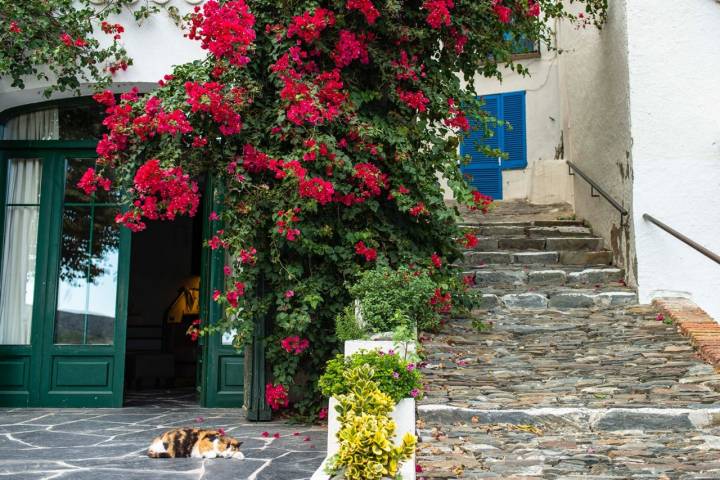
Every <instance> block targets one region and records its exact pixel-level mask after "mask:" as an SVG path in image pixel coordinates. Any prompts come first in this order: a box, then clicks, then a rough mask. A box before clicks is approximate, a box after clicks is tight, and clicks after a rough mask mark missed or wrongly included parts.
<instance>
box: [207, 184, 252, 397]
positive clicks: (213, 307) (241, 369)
mask: <svg viewBox="0 0 720 480" xmlns="http://www.w3.org/2000/svg"><path fill="white" fill-rule="evenodd" d="M214 183H215V182H214V181H213V179H212V178H210V179H209V180H208V183H207V186H206V189H205V202H204V209H203V210H204V211H203V216H204V223H203V239H205V240H207V239H209V238H211V237H212V236H213V235H215V233H216V231H217V230H218V229H221V228H222V225H221V224H220V223H219V222H218V221H210V220H209V217H210V213H211V212H213V211H214V212H217V213H219V209H220V208H222V207H221V198H220V193H219V192H218V190H217V189H216V188H215V185H214ZM224 265H225V251H224V250H222V249H218V250H211V249H210V248H208V247H206V246H203V250H202V266H201V278H200V302H201V303H200V318H201V319H202V320H203V322H210V323H214V322H216V321H217V319H219V318H222V315H223V311H222V308H220V306H219V305H218V304H217V303H216V302H214V301H213V299H212V293H213V292H214V291H215V290H221V291H222V290H224V288H225V286H224V282H225V280H224V273H223V266H224ZM200 341H201V343H202V353H203V354H202V355H201V360H200V362H201V365H199V367H200V368H199V369H200V370H201V371H202V378H201V383H200V390H201V392H200V393H201V395H200V399H201V405H202V406H203V407H210V408H212V407H223V408H241V407H242V406H243V399H244V394H245V356H244V353H243V352H239V351H238V350H237V349H236V348H235V347H233V346H232V335H229V334H226V335H223V334H222V333H220V332H218V333H213V334H211V335H209V336H207V337H202V338H201V340H200Z"/></svg>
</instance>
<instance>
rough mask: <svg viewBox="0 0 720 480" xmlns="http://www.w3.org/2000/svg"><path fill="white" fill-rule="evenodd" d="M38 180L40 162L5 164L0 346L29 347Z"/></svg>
mask: <svg viewBox="0 0 720 480" xmlns="http://www.w3.org/2000/svg"><path fill="white" fill-rule="evenodd" d="M41 176H42V162H41V160H40V159H39V158H11V159H9V160H8V162H7V188H6V193H5V212H4V216H5V219H4V220H5V228H4V235H3V248H2V250H3V254H2V274H1V275H0V345H28V344H30V330H31V325H32V310H33V301H34V298H33V294H34V290H35V262H36V255H37V240H38V226H39V220H40V178H41Z"/></svg>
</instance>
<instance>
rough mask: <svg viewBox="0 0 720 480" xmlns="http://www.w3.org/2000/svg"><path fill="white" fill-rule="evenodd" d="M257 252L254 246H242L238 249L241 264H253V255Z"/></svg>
mask: <svg viewBox="0 0 720 480" xmlns="http://www.w3.org/2000/svg"><path fill="white" fill-rule="evenodd" d="M256 254H257V250H255V248H253V247H250V248H249V249H247V250H245V249H244V248H243V249H242V250H240V263H242V264H243V265H245V264H249V265H255V260H256V258H255V255H256Z"/></svg>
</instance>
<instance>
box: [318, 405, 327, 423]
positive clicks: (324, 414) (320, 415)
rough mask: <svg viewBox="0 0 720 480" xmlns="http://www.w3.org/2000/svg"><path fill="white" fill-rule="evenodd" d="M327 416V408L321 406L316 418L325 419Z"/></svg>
mask: <svg viewBox="0 0 720 480" xmlns="http://www.w3.org/2000/svg"><path fill="white" fill-rule="evenodd" d="M327 417H328V409H327V408H325V407H323V408H321V409H320V412H319V413H318V418H319V419H320V420H325V419H326V418H327Z"/></svg>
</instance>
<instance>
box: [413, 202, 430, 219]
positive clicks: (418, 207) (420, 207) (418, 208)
mask: <svg viewBox="0 0 720 480" xmlns="http://www.w3.org/2000/svg"><path fill="white" fill-rule="evenodd" d="M429 214H430V211H429V210H428V209H427V207H426V206H425V204H424V203H423V202H418V203H416V204H415V206H414V207H412V208H411V209H410V215H412V216H413V217H419V216H421V215H429Z"/></svg>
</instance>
